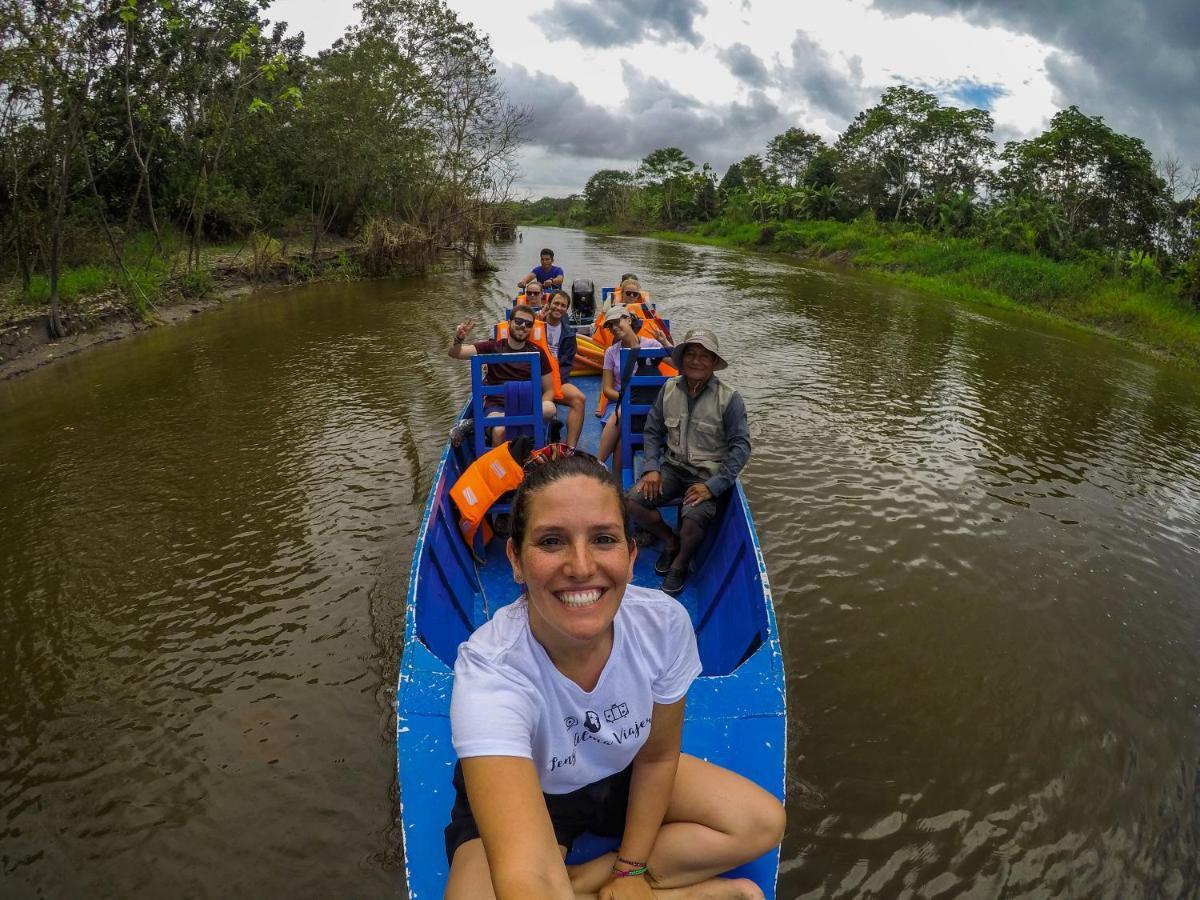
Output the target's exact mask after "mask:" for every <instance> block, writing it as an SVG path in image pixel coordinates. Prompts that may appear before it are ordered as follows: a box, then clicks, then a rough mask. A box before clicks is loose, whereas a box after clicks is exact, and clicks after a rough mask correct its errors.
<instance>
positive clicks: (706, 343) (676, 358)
mask: <svg viewBox="0 0 1200 900" xmlns="http://www.w3.org/2000/svg"><path fill="white" fill-rule="evenodd" d="M688 344H696V345H698V346H700V347H703V348H704V349H705V350H707V351H708V352H709V353H712V354H713V355H714V356H716V358H717V364H716V365H715V366H713V369H714V371H717V372H719V371H721V369H724V368H726V367H727V366H728V365H729V363H727V362H726V361H725V357H723V356H722V355H721V351H719V350H718V349H717V336H716V334H714V333H713V332H712V331H709V330H708V329H707V328H693V329H692V330H691V331H689V332H688V333H687V335H686V336H685V337H684V339H683V340H682V341H680V342H679V343H678V344H676V345H675V349H674V350H672V351H671V362H672V363H674V364H675V368H676V369H679V370H680V371H682V370H683V351H684V350H686V349H687V345H688Z"/></svg>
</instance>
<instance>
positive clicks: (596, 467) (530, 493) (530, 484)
mask: <svg viewBox="0 0 1200 900" xmlns="http://www.w3.org/2000/svg"><path fill="white" fill-rule="evenodd" d="M574 475H582V476H584V477H585V478H594V479H596V481H598V482H600V483H601V484H602V485H604V486H605V487H606V488H608V489H609V490H611V491H612V493H613V497H614V498H615V499H616V501H617V506H618V507H620V510H621V528H622V530H623V531H624V532H625V540H626V541H630V540H632V539H633V524H632V522H631V521H630V519H629V509H628V508H627V507H626V506H625V495H624V494H623V493H622V492H621V489H620V488H619V487H618V486H617V484H616V482H614V481H613V476H612V472H610V471H608V469H607V468H605V466H604V463H602V462H600V460H598V459H596V457H594V456H591V455H590V454H587V453H576V454H575V455H574V456H567V457H563V458H562V459H557V460H553V461H551V462H546V463H542V464H541V465H537V466H531V467H530V469H529V470H528V471H526V473H525V479H524V480H523V481H522V482H521V484H520V486H519V487H518V488H517V496H516V497H515V498H514V499H513V505H512V531H511V532H510V535H511V537H512V542H513V546H514V547H516V548H517V549H518V550H520V549H521V544H522V543H523V542H524V541H525V528H526V526H527V525H528V524H529V507H530V504H532V503H533V498H534V497H535V496H536V495H537V493H538V492H539V491H540V490H542V488H544V487H546V486H548V485H551V484H553V483H554V482H556V481H560V480H561V479H563V478H570V477H572V476H574Z"/></svg>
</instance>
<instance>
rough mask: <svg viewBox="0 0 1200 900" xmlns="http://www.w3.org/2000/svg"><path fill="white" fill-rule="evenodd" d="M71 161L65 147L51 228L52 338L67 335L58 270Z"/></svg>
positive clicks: (50, 324)
mask: <svg viewBox="0 0 1200 900" xmlns="http://www.w3.org/2000/svg"><path fill="white" fill-rule="evenodd" d="M68 140H69V139H68ZM69 161H70V148H69V147H64V148H63V157H62V166H60V167H59V178H60V182H59V184H58V186H57V194H58V196H57V198H56V204H55V210H54V217H53V219H52V220H51V226H50V254H49V270H50V271H49V275H50V311H49V314H48V317H47V318H48V323H47V329H46V330H47V331H48V332H49V333H50V337H52V338H60V337H62V336H63V335H64V334H66V329H65V328H63V323H62V316H61V315H60V313H59V303H58V274H59V271H58V270H59V266H60V264H61V260H62V232H63V219H64V218H65V216H66V207H67V172H68V170H69Z"/></svg>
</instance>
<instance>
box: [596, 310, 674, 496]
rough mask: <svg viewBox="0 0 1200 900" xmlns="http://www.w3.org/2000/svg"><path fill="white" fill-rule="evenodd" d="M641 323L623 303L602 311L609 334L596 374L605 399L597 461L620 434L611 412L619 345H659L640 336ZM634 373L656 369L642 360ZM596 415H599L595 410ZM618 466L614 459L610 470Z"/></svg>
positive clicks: (618, 379)
mask: <svg viewBox="0 0 1200 900" xmlns="http://www.w3.org/2000/svg"><path fill="white" fill-rule="evenodd" d="M641 324H642V323H641V320H639V319H637V318H635V317H634V315H633V313H631V312H630V311H629V310H627V309H626V308H625V307H623V306H614V307H613V308H612V309H610V310H609V311H608V312H606V313H605V314H604V327H605V329H607V330H608V331H609V332H610V333H611V334H612V345H611V346H610V347H609V348H608V349H607V350H605V351H604V368H603V369H602V370H601V373H600V391H601V393H602V394H603V395H604V396H605V397H606V398H607V399H608V406H607V407H606V409H605V412H604V416H605V418H606V421H605V423H604V431H603V432H602V433H601V434H600V452H599V453H598V454H597V455H598V456H599V457H600V461H601V462H603V461H604V460H607V459H608V457H609V455H610V454H611V453H612V452H613V450H614V449H615V448H616V446H617V442H618V440H620V436H621V426H620V418H619V416H620V411H619V410H618V412H617V414H616V415H613V413H612V411H613V410H614V409H617V406H616V402H617V401H618V400H619V399H621V348H622V347H627V348H629V349H631V350H637V349H641V348H644V349H646V350H658V349H660V348H661V347H662V346H663V345H662V344H660V343H659V342H658V341H657V340H655V339H654V338H652V337H640V336H639V335H638V330H639V326H640V325H641ZM635 373H636V374H638V375H642V374H651V375H657V374H658V369H657V367H656V366H655V365H654V363H653V362H650V361H644V362H639V363H638V364H637V367H636V369H635ZM642 402H643V403H644V402H648V401H646V400H643V401H642ZM596 415H601V411H600V410H599V409H597V410H596ZM635 424H636V423H635ZM620 467H621V466H620V459H619V458H617V459H614V460H613V472H614V473H618V472H619V470H620Z"/></svg>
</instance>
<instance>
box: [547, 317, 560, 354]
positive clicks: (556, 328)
mask: <svg viewBox="0 0 1200 900" xmlns="http://www.w3.org/2000/svg"><path fill="white" fill-rule="evenodd" d="M561 341H562V322H559V323H558V324H557V325H551V324H550V323H549V322H547V323H546V346H547V347H549V348H550V352H551V353H553V354H554V358H555V359H558V345H559V343H560V342H561Z"/></svg>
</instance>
